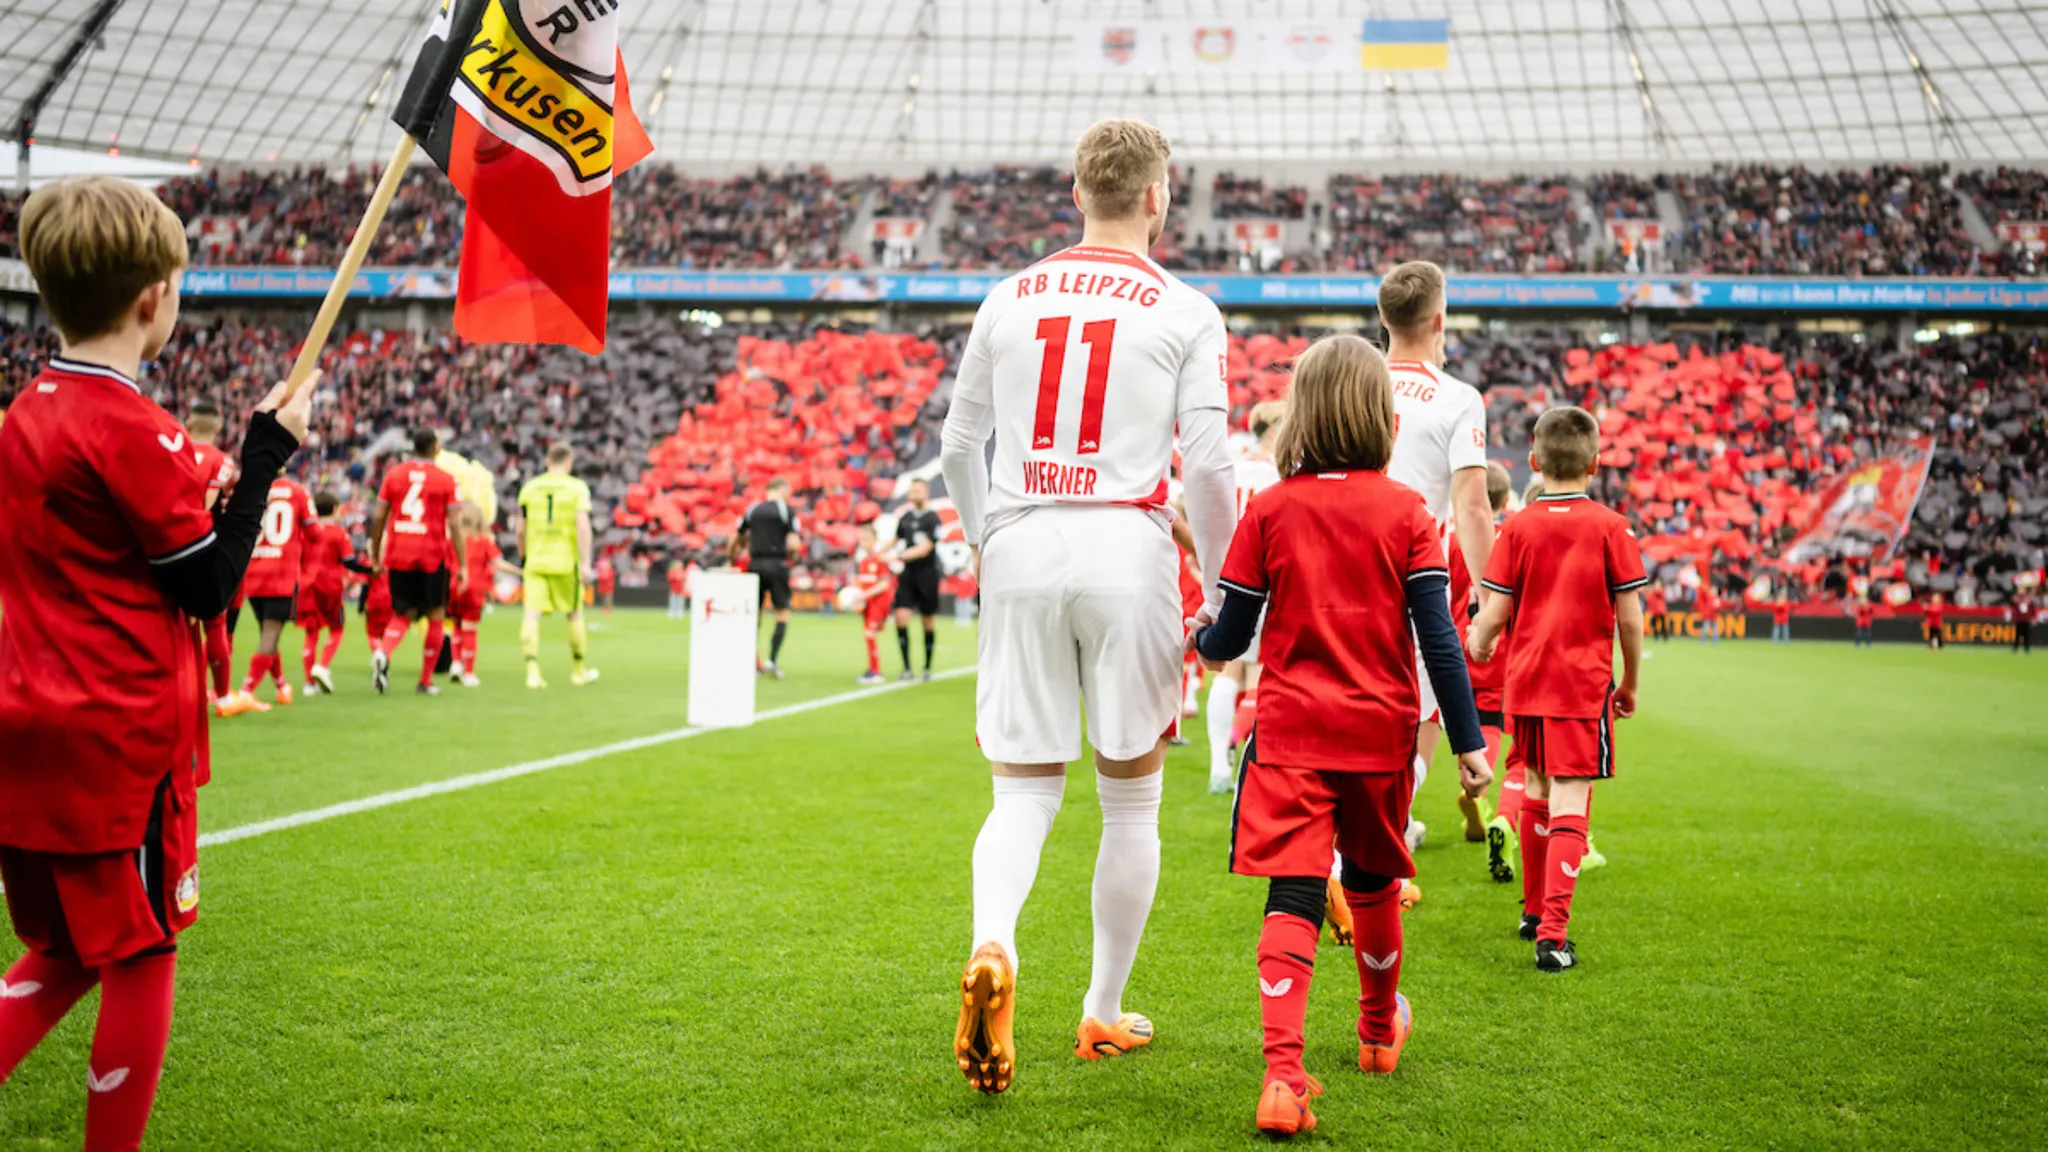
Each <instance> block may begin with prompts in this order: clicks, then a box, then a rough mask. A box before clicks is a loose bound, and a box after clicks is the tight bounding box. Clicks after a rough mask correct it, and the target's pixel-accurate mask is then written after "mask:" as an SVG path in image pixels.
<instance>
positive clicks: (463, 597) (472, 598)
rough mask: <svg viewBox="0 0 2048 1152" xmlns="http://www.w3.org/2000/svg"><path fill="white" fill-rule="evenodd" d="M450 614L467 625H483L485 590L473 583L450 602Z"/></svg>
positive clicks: (450, 599) (451, 598)
mask: <svg viewBox="0 0 2048 1152" xmlns="http://www.w3.org/2000/svg"><path fill="white" fill-rule="evenodd" d="M448 614H449V615H450V616H453V617H455V618H456V619H457V620H460V621H462V622H463V623H465V624H478V623H482V621H483V618H484V590H483V589H482V588H479V587H477V586H476V584H475V582H474V581H472V582H471V583H470V584H469V585H468V586H467V587H465V588H464V589H463V590H462V591H461V592H458V593H456V594H455V595H454V596H452V597H450V598H449V600H448Z"/></svg>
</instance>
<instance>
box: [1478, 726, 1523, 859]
mask: <svg viewBox="0 0 2048 1152" xmlns="http://www.w3.org/2000/svg"><path fill="white" fill-rule="evenodd" d="M1479 732H1480V735H1482V736H1484V737H1485V738H1486V762H1487V763H1488V764H1491V765H1493V767H1494V770H1495V771H1496V772H1498V773H1499V774H1500V802H1499V803H1498V804H1496V805H1494V809H1493V812H1494V815H1496V816H1499V817H1500V818H1501V819H1503V820H1505V821H1507V822H1508V827H1510V828H1513V829H1515V830H1516V834H1517V835H1519V834H1520V832H1521V827H1522V826H1521V823H1520V820H1521V813H1522V787H1523V785H1522V765H1521V764H1520V763H1519V762H1517V763H1515V764H1512V765H1510V764H1504V763H1502V762H1501V756H1500V748H1501V741H1502V733H1501V730H1500V729H1498V728H1495V727H1493V726H1492V725H1487V726H1486V727H1484V728H1481V729H1480V730H1479Z"/></svg>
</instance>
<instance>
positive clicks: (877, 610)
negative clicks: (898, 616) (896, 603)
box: [861, 592, 891, 632]
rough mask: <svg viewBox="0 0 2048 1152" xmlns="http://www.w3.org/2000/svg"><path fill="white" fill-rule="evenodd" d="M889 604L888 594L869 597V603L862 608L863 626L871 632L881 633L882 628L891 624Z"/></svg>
mask: <svg viewBox="0 0 2048 1152" xmlns="http://www.w3.org/2000/svg"><path fill="white" fill-rule="evenodd" d="M889 604H890V598H889V595H888V593H886V592H884V593H877V594H876V595H874V596H870V597H868V602H867V603H866V604H863V605H862V606H861V626H862V627H863V628H866V629H867V630H868V631H870V632H880V631H881V630H882V626H883V625H884V624H887V623H888V622H889V613H890V611H891V609H890V607H889Z"/></svg>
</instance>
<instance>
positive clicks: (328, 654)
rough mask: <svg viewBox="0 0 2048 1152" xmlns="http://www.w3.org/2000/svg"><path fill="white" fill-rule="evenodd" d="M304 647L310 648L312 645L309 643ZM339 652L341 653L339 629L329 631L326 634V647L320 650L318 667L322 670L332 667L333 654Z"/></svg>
mask: <svg viewBox="0 0 2048 1152" xmlns="http://www.w3.org/2000/svg"><path fill="white" fill-rule="evenodd" d="M306 647H308V648H311V647H312V645H311V644H310V643H309V644H307V645H306ZM339 651H341V629H339V628H333V629H329V630H328V633H327V646H326V647H324V648H322V649H321V650H320V666H321V667H322V668H332V667H334V654H335V653H337V652H339Z"/></svg>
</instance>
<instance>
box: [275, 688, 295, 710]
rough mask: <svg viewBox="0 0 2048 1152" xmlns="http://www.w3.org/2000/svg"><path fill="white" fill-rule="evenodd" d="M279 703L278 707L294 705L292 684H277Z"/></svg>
mask: <svg viewBox="0 0 2048 1152" xmlns="http://www.w3.org/2000/svg"><path fill="white" fill-rule="evenodd" d="M277 704H278V707H280V708H289V707H291V706H292V686H291V685H289V684H279V685H278V686H277Z"/></svg>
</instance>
